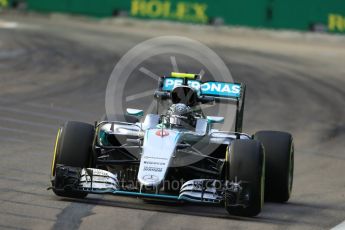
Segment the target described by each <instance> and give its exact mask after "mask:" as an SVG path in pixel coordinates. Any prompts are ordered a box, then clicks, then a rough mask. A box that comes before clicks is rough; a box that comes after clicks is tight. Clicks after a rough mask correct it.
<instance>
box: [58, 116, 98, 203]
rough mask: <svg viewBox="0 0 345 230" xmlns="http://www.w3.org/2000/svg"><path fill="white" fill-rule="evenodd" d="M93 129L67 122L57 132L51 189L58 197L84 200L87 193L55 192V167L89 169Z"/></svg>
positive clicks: (84, 124)
mask: <svg viewBox="0 0 345 230" xmlns="http://www.w3.org/2000/svg"><path fill="white" fill-rule="evenodd" d="M94 132H95V131H94V127H93V126H92V125H90V124H86V123H82V122H76V121H68V122H66V123H65V125H64V126H63V127H61V128H60V129H59V131H58V134H57V137H56V142H55V147H54V155H53V160H52V168H51V175H52V187H53V191H54V193H55V194H56V195H58V196H64V197H73V198H84V197H85V196H86V195H87V193H86V192H79V191H70V190H67V189H66V190H60V189H59V190H57V189H55V186H54V185H56V184H57V181H56V179H57V178H56V177H55V175H56V167H57V165H64V166H71V167H77V168H86V167H91V166H92V165H91V162H92V161H91V145H92V142H93V138H94Z"/></svg>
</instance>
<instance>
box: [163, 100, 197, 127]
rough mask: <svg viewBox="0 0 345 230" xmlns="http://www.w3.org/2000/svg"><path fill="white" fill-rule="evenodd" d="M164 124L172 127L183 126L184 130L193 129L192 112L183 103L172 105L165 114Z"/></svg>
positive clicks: (193, 119)
mask: <svg viewBox="0 0 345 230" xmlns="http://www.w3.org/2000/svg"><path fill="white" fill-rule="evenodd" d="M166 123H168V124H170V125H173V126H184V127H186V128H188V127H194V126H195V118H194V115H193V111H192V109H191V108H190V107H189V106H187V105H185V104H183V103H177V104H173V105H172V106H171V107H170V108H169V110H168V112H167V116H166Z"/></svg>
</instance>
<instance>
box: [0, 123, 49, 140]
mask: <svg viewBox="0 0 345 230" xmlns="http://www.w3.org/2000/svg"><path fill="white" fill-rule="evenodd" d="M0 131H6V132H14V133H20V134H23V135H31V136H36V137H43V138H51V137H53V136H54V134H53V133H50V134H48V133H45V134H42V133H37V132H34V131H26V130H22V129H16V128H6V127H2V126H0Z"/></svg>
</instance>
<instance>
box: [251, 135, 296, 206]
mask: <svg viewBox="0 0 345 230" xmlns="http://www.w3.org/2000/svg"><path fill="white" fill-rule="evenodd" d="M254 139H256V140H258V141H260V142H261V143H262V144H263V146H264V149H265V154H266V190H265V199H266V200H268V201H276V202H286V201H288V200H289V198H290V196H291V190H292V183H293V170H294V145H293V139H292V136H291V134H289V133H285V132H279V131H259V132H257V133H256V134H255V135H254Z"/></svg>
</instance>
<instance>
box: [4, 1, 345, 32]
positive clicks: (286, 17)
mask: <svg viewBox="0 0 345 230" xmlns="http://www.w3.org/2000/svg"><path fill="white" fill-rule="evenodd" d="M7 1H8V0H0V6H1V3H2V2H7ZM27 3H28V8H29V10H33V11H40V12H62V13H70V14H82V15H89V16H94V17H111V16H116V15H128V16H131V17H137V18H142V19H164V20H171V21H180V22H190V23H201V24H208V23H220V24H221V23H224V24H226V25H240V26H249V27H263V28H273V29H281V28H282V29H294V30H304V31H306V30H319V31H329V32H335V33H345V2H344V0H328V1H325V0H289V1H287V0H256V1H252V0H217V1H214V0H213V1H212V0H27Z"/></svg>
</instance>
